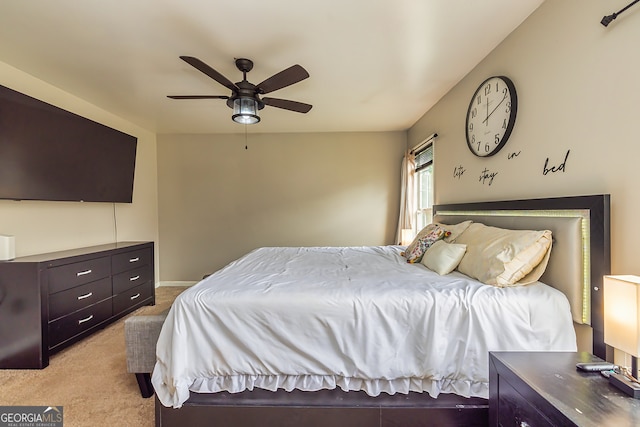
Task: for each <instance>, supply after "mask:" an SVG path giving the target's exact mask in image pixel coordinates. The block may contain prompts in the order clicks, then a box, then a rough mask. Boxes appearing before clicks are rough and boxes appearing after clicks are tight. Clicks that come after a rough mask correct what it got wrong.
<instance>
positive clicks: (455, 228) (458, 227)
mask: <svg viewBox="0 0 640 427" xmlns="http://www.w3.org/2000/svg"><path fill="white" fill-rule="evenodd" d="M472 222H473V221H471V220H469V221H463V222H460V223H458V224H441V223H437V224H438V225H440V226H441V227H444V229H445V230H447V231H448V232H450V233H451V234H450V235H448V236H447V237H445V238H444V241H445V242H447V243H453V242H455V241H456V239H457V238H458V236H459V235H460V234H461V233H462V232H463V231H464V230H466V229H467V228H469V226H470V225H471V223H472Z"/></svg>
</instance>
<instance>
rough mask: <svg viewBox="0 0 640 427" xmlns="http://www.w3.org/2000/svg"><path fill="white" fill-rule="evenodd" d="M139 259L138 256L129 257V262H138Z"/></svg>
mask: <svg viewBox="0 0 640 427" xmlns="http://www.w3.org/2000/svg"><path fill="white" fill-rule="evenodd" d="M138 261H140V257H135V258H129V262H138Z"/></svg>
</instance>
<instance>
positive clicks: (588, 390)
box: [489, 352, 640, 427]
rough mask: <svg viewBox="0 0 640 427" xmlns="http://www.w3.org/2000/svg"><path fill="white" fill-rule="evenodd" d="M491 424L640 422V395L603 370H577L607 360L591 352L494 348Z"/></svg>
mask: <svg viewBox="0 0 640 427" xmlns="http://www.w3.org/2000/svg"><path fill="white" fill-rule="evenodd" d="M489 359H490V360H489V425H490V426H492V427H495V426H504V427H506V426H510V427H511V426H517V427H534V426H535V427H552V426H584V427H605V426H612V427H614V426H615V427H631V426H638V425H640V399H633V398H631V397H629V396H627V395H626V394H624V393H622V392H621V391H619V390H618V389H616V388H615V387H613V386H612V385H611V384H609V380H608V379H606V378H604V377H603V376H602V375H601V374H600V373H599V372H583V371H579V370H577V369H576V363H578V362H595V361H602V360H601V359H599V358H598V357H596V356H593V355H591V354H589V353H565V352H492V353H490V356H489Z"/></svg>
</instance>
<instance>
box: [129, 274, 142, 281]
mask: <svg viewBox="0 0 640 427" xmlns="http://www.w3.org/2000/svg"><path fill="white" fill-rule="evenodd" d="M139 278H140V275H138V276H133V277H130V278H129V281H130V282H134V281H136V280H138V279H139Z"/></svg>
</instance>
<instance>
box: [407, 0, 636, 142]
mask: <svg viewBox="0 0 640 427" xmlns="http://www.w3.org/2000/svg"><path fill="white" fill-rule="evenodd" d="M636 1H640V0H636ZM437 137H438V134H437V133H434V134H432V135H431V136H428V137H426V138H425V139H424V140H423V141H422V142H421V143H419V144H417V145H415V146H414V147H413V148H412V149H411V150H409V152H410V153H415V152H416V151H420V149H421V148H423V147H424V146H425V145H427V144H429V142H431V141H433V140H434V139H436V138H437Z"/></svg>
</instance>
